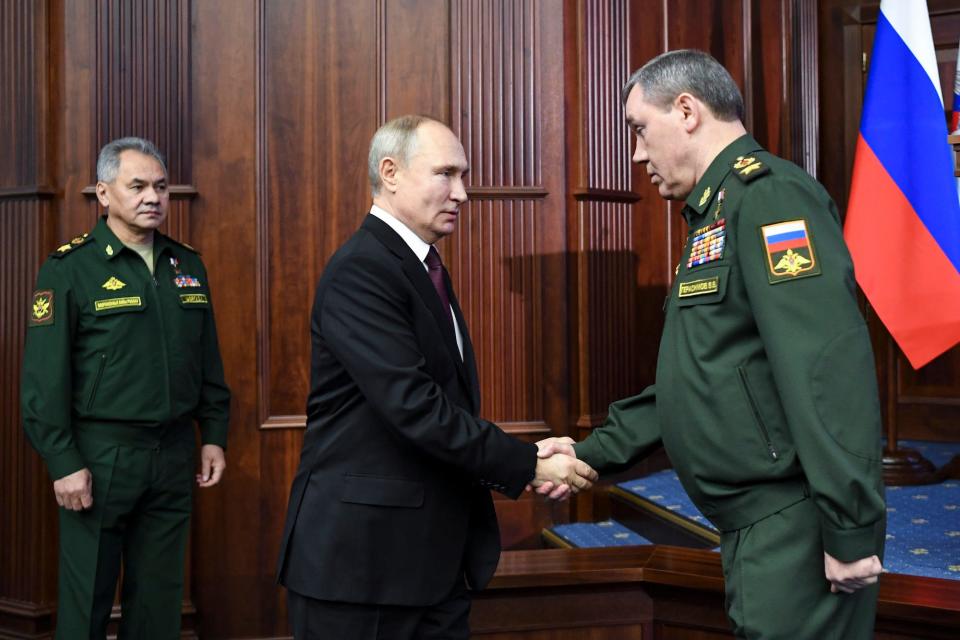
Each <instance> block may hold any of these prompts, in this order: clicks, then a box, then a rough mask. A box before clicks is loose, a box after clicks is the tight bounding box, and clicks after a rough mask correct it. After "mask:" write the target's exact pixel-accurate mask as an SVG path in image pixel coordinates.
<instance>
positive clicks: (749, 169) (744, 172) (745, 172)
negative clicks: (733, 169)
mask: <svg viewBox="0 0 960 640" xmlns="http://www.w3.org/2000/svg"><path fill="white" fill-rule="evenodd" d="M750 159H751V160H753V158H750ZM762 166H763V163H762V162H754V163H753V164H751V165H750V166H748V167H744V168H743V169H741V170H740V175H742V176H748V175H750V174H751V173H753V172H754V171H756V170H757V169H759V168H760V167H762Z"/></svg>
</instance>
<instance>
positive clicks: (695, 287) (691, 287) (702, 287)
mask: <svg viewBox="0 0 960 640" xmlns="http://www.w3.org/2000/svg"><path fill="white" fill-rule="evenodd" d="M719 290H720V276H713V277H712V278H702V279H700V280H691V281H689V282H681V283H680V290H679V292H678V293H677V297H678V298H691V297H693V296H702V295H706V294H708V293H716V292H717V291H719Z"/></svg>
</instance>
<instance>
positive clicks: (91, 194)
mask: <svg viewBox="0 0 960 640" xmlns="http://www.w3.org/2000/svg"><path fill="white" fill-rule="evenodd" d="M167 191H168V192H169V193H170V199H171V200H193V199H194V198H196V197H197V196H198V195H200V193H199V192H198V191H197V188H196V187H195V186H193V185H192V184H172V185H170V186H169V187H167ZM80 193H81V194H83V195H84V196H85V197H87V198H91V199H94V198H96V197H97V186H96V185H93V184H91V185H88V186H86V187H84V188H83V189H81V190H80Z"/></svg>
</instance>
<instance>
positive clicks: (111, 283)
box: [100, 276, 127, 291]
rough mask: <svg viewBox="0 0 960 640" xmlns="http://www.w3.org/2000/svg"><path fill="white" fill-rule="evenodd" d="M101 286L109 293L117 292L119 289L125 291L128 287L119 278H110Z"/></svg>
mask: <svg viewBox="0 0 960 640" xmlns="http://www.w3.org/2000/svg"><path fill="white" fill-rule="evenodd" d="M100 286H101V287H103V288H104V289H106V290H107V291H116V290H117V289H123V288H124V287H125V286H127V283H125V282H121V281H120V280H118V279H117V278H115V277H113V276H110V279H109V280H107V281H106V282H104V283H103V284H102V285H100Z"/></svg>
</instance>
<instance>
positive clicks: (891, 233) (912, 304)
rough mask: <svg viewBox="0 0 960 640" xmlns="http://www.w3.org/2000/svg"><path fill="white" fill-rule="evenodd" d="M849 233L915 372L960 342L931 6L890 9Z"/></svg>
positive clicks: (958, 224)
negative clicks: (929, 13)
mask: <svg viewBox="0 0 960 640" xmlns="http://www.w3.org/2000/svg"><path fill="white" fill-rule="evenodd" d="M844 237H845V238H846V241H847V244H848V246H849V247H850V253H851V255H852V257H853V263H854V267H855V269H856V274H857V282H858V283H859V284H860V287H861V288H862V289H863V292H864V293H865V294H866V296H867V298H868V299H869V300H870V303H871V305H873V307H874V309H875V310H876V312H877V315H878V316H879V317H880V319H881V320H882V321H883V323H884V324H885V325H886V327H887V329H888V330H889V331H890V334H891V335H892V336H893V337H894V339H895V340H896V341H897V344H898V345H899V346H900V348H901V349H902V350H903V352H904V355H906V356H907V359H909V360H910V363H911V364H912V365H913V366H914V367H916V368H919V367H921V366H923V365H924V364H926V363H928V362H930V360H932V359H934V358H936V357H937V356H938V355H940V354H941V353H943V352H944V351H946V350H947V349H949V348H951V347H952V346H954V345H955V344H957V343H958V342H960V200H958V196H957V183H956V180H955V178H954V175H953V151H952V149H951V148H950V146H949V144H948V143H947V126H946V119H945V117H944V103H943V97H942V95H941V93H940V80H939V76H938V72H937V63H936V56H935V54H934V49H933V37H932V35H931V31H930V18H929V15H928V13H927V5H926V2H925V0H883V2H881V4H880V17H879V19H878V21H877V31H876V36H875V38H874V41H873V51H872V54H871V61H870V71H869V76H868V79H867V91H866V95H865V96H864V103H863V115H862V118H861V121H860V136H859V139H858V141H857V154H856V159H855V161H854V169H853V179H852V182H851V185H850V201H849V203H848V205H847V216H846V221H845V225H844Z"/></svg>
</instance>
